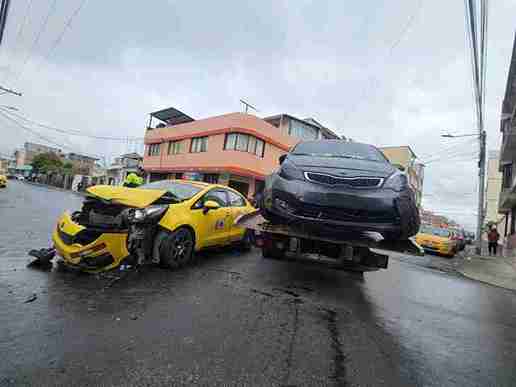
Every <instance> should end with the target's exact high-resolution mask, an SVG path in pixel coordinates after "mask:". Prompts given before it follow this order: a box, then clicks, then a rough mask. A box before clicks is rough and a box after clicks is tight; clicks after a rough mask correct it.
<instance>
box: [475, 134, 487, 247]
mask: <svg viewBox="0 0 516 387" xmlns="http://www.w3.org/2000/svg"><path fill="white" fill-rule="evenodd" d="M479 145H480V157H479V160H478V213H477V246H476V249H475V250H476V254H478V255H481V254H482V228H483V225H484V185H485V179H486V132H485V130H484V129H483V128H481V129H480V135H479Z"/></svg>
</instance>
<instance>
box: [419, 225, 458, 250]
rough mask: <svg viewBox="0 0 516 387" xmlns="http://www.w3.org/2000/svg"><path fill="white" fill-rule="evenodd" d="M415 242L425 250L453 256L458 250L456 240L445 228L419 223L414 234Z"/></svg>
mask: <svg viewBox="0 0 516 387" xmlns="http://www.w3.org/2000/svg"><path fill="white" fill-rule="evenodd" d="M416 243H417V244H418V245H420V246H421V247H422V248H423V249H425V251H429V252H433V253H437V254H441V255H445V256H447V257H453V256H455V254H456V253H457V251H458V243H457V240H455V239H454V235H453V232H452V231H450V230H449V229H447V228H441V227H433V226H428V225H421V228H420V229H419V233H418V234H417V235H416Z"/></svg>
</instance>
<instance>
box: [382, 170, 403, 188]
mask: <svg viewBox="0 0 516 387" xmlns="http://www.w3.org/2000/svg"><path fill="white" fill-rule="evenodd" d="M407 187H408V181H407V176H405V175H404V174H402V173H398V172H396V173H394V174H392V175H391V176H389V177H388V178H387V181H386V182H385V184H384V186H383V188H388V189H392V190H394V191H396V192H401V191H404V190H406V189H407Z"/></svg>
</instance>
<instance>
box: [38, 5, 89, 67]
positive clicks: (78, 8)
mask: <svg viewBox="0 0 516 387" xmlns="http://www.w3.org/2000/svg"><path fill="white" fill-rule="evenodd" d="M85 3H86V0H82V1H81V2H80V3H79V6H78V7H77V8H76V9H75V11H74V12H73V13H72V15H71V16H70V17H69V18H68V20H67V21H66V23H65V25H64V28H63V30H62V31H61V33H60V34H59V36H58V37H57V39H56V40H55V41H54V43H53V44H52V46H51V47H50V50H49V51H48V54H47V56H46V57H45V58H46V59H48V58H50V55H51V54H52V53H53V51H54V50H55V48H56V47H57V46H58V45H59V43H61V40H63V37H64V35H65V34H66V31H68V29H69V28H70V27H71V25H72V22H73V20H74V19H75V18H76V17H77V15H78V14H79V12H81V9H82V7H83V6H84V4H85Z"/></svg>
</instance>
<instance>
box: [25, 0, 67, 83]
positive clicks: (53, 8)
mask: <svg viewBox="0 0 516 387" xmlns="http://www.w3.org/2000/svg"><path fill="white" fill-rule="evenodd" d="M56 3H57V0H52V4H51V5H50V8H49V10H48V13H47V15H46V16H45V19H44V20H43V23H42V24H41V26H40V28H39V30H38V32H37V33H36V37H35V38H34V41H33V42H32V46H31V48H30V49H29V51H28V52H27V56H26V57H25V60H24V61H23V64H22V66H21V67H20V72H19V73H18V75H17V76H16V81H17V80H19V79H20V77H21V76H22V74H23V71H24V70H25V66H26V65H27V63H28V62H29V59H30V58H31V52H34V49H35V48H36V47H37V45H38V43H39V39H40V37H41V35H42V34H43V31H44V30H45V28H46V27H47V24H48V20H49V19H50V16H51V15H52V14H53V13H54V11H55V9H56Z"/></svg>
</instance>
